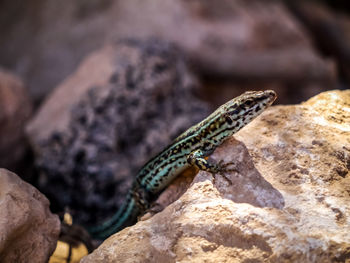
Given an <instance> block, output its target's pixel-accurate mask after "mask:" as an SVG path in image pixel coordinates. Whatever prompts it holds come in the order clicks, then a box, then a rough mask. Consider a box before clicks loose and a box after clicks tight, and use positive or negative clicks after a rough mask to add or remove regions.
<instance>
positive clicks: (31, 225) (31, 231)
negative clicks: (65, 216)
mask: <svg viewBox="0 0 350 263" xmlns="http://www.w3.org/2000/svg"><path fill="white" fill-rule="evenodd" d="M49 205H50V203H49V201H48V200H47V199H46V197H45V196H43V195H42V194H41V193H40V192H39V191H38V190H37V189H35V188H34V187H33V186H31V185H29V184H27V183H25V182H24V181H22V180H21V179H20V178H19V177H18V176H17V175H16V174H14V173H11V172H9V171H8V170H5V169H0V214H1V218H0V237H1V238H0V261H1V262H4V263H7V262H9V263H12V262H18V263H21V262H23V263H24V262H33V263H35V262H47V261H48V259H49V256H50V255H51V254H52V252H53V251H54V249H55V247H56V242H57V239H58V235H59V233H60V221H59V219H58V216H56V215H53V214H52V213H51V212H50V209H49Z"/></svg>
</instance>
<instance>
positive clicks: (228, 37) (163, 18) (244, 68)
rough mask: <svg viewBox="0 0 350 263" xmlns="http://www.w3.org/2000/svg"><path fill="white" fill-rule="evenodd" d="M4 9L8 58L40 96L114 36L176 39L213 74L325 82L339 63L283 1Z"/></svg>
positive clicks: (49, 0)
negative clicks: (319, 48)
mask: <svg viewBox="0 0 350 263" xmlns="http://www.w3.org/2000/svg"><path fill="white" fill-rule="evenodd" d="M0 7H2V8H0V19H1V20H0V22H1V23H0V34H1V35H5V36H6V37H5V38H3V39H2V48H1V50H0V60H1V61H2V63H4V65H6V66H7V67H9V68H11V69H12V70H13V71H15V72H17V73H18V74H20V76H21V77H22V78H23V79H24V80H25V81H26V82H27V83H28V84H29V86H30V87H31V92H32V94H33V96H34V97H35V98H36V100H38V99H39V98H42V97H43V96H44V95H45V94H47V93H48V91H49V90H50V89H52V88H53V87H55V86H56V85H57V84H58V83H60V82H61V81H62V79H64V78H65V77H66V76H68V75H69V74H71V72H72V71H74V69H75V68H76V66H77V65H78V63H79V62H80V61H81V60H82V59H83V58H84V57H85V56H86V55H87V54H89V53H90V52H92V51H93V50H94V49H96V48H97V47H99V46H100V45H102V44H103V43H104V42H105V41H106V40H110V39H114V38H125V37H133V38H144V37H146V38H147V37H150V36H154V37H158V38H161V39H163V40H166V41H170V42H172V43H176V44H177V45H178V46H179V47H181V49H182V50H183V51H185V52H186V53H187V54H188V55H189V56H190V57H191V58H192V61H193V64H195V65H196V66H197V68H198V69H199V70H200V71H202V72H204V73H206V74H215V75H220V76H223V75H224V76H235V77H239V78H243V79H248V80H250V79H252V78H254V79H260V80H261V79H270V80H271V79H272V80H273V81H274V80H276V79H287V80H289V81H296V80H301V79H302V80H312V81H315V80H316V81H318V82H321V84H323V82H325V81H326V80H329V79H330V78H332V71H333V70H332V67H331V64H329V63H328V61H325V60H324V59H322V58H321V57H320V56H318V55H317V54H316V53H315V51H314V50H313V47H312V45H311V44H310V42H311V41H310V40H309V37H308V36H307V34H306V32H305V30H304V29H303V28H302V27H301V25H300V23H298V22H297V21H296V19H295V18H294V17H293V16H292V15H291V14H290V13H289V12H288V10H287V9H286V8H285V7H284V5H283V3H281V2H280V1H261V0H250V1H245V0H235V1H231V0H222V1H219V2H215V4H214V2H213V1H211V0H186V1H173V0H144V1H111V0H79V1H69V2H67V3H65V4H64V5H62V3H61V2H60V1H55V0H46V1H43V0H37V1H35V3H29V2H28V3H21V4H18V3H17V2H14V1H13V0H3V1H2V3H1V6H0ZM140 10H142V12H140ZM19 18H20V19H19ZM297 88H298V89H302V88H301V87H300V85H298V87H297Z"/></svg>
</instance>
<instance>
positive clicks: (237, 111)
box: [222, 90, 277, 130]
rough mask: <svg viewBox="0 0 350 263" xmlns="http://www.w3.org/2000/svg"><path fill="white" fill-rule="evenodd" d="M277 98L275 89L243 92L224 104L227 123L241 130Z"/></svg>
mask: <svg viewBox="0 0 350 263" xmlns="http://www.w3.org/2000/svg"><path fill="white" fill-rule="evenodd" d="M276 98H277V95H276V92H274V91H273V90H265V91H247V92H245V93H243V94H242V95H240V96H239V97H236V98H234V99H233V100H230V101H229V102H227V103H226V104H224V105H223V106H222V107H223V108H224V110H223V112H224V113H225V114H224V115H225V119H226V122H227V124H228V125H229V126H234V127H235V128H236V130H239V129H240V128H242V127H243V126H244V125H246V124H247V123H249V122H250V121H251V120H253V119H254V118H255V117H257V116H258V115H260V113H262V112H263V111H264V110H265V109H266V108H267V107H269V106H270V105H271V104H272V103H273V102H274V101H275V99H276ZM232 128H233V127H232Z"/></svg>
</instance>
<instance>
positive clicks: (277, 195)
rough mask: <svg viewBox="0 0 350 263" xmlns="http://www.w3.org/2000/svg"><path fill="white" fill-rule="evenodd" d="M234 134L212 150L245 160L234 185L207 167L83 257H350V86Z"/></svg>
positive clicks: (280, 109) (281, 109)
mask: <svg viewBox="0 0 350 263" xmlns="http://www.w3.org/2000/svg"><path fill="white" fill-rule="evenodd" d="M234 137H235V139H237V140H238V141H236V140H235V139H234V138H231V139H229V140H228V141H227V142H225V143H224V145H223V146H222V147H219V148H218V149H217V150H216V152H215V153H214V154H213V155H212V158H213V159H217V160H220V159H223V160H225V161H230V160H233V161H235V162H236V168H237V172H232V173H227V174H226V176H227V177H228V178H229V180H230V181H231V182H232V185H230V184H229V183H228V182H227V181H226V180H225V179H224V178H223V177H222V176H221V175H216V176H215V181H214V180H213V177H212V176H211V175H210V174H208V173H206V172H200V173H199V174H198V175H197V176H196V178H195V180H194V182H193V184H192V185H191V187H190V188H189V189H188V190H187V191H186V193H185V194H184V195H183V196H182V197H181V198H180V199H178V200H177V201H175V202H174V203H173V204H171V205H169V206H168V207H167V208H166V209H165V210H163V211H162V212H160V213H158V214H156V215H155V216H153V217H152V218H150V219H149V220H145V221H140V222H138V223H137V224H136V225H134V226H132V227H129V228H126V229H124V230H123V231H121V232H119V233H117V234H115V235H113V236H111V237H110V238H109V239H107V240H106V241H105V242H104V243H103V244H102V245H101V246H100V247H99V248H98V249H97V250H95V251H94V252H93V253H92V254H90V255H88V256H86V257H85V258H83V260H82V262H83V263H87V262H248V261H249V262H253V261H254V262H349V260H350V235H349V233H350V205H349V204H350V190H349V189H350V174H349V168H350V91H349V90H347V91H331V92H326V93H322V94H320V95H318V96H316V97H314V98H312V99H310V100H309V101H307V102H306V103H303V104H301V105H293V106H275V107H271V108H270V109H268V110H266V111H265V112H264V113H263V114H262V115H261V116H260V117H259V118H258V119H256V120H255V121H253V122H252V123H251V124H249V125H248V126H247V127H245V128H244V129H243V130H241V131H240V132H238V133H237V134H236V135H235V136H234ZM213 182H215V183H213Z"/></svg>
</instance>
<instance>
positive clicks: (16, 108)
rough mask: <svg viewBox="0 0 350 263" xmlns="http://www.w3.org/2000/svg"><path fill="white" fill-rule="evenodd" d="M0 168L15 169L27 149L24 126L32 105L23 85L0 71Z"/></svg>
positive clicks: (12, 76) (10, 75)
mask: <svg viewBox="0 0 350 263" xmlns="http://www.w3.org/2000/svg"><path fill="white" fill-rule="evenodd" d="M0 105H1V106H0V134H1V136H0V167H6V168H8V169H17V168H18V167H17V165H18V163H19V162H20V161H21V159H22V158H23V156H24V154H25V151H26V150H27V149H28V145H27V144H26V141H25V137H24V125H25V124H26V121H27V120H28V119H29V117H30V115H31V110H32V104H31V101H30V98H29V96H28V93H27V91H26V89H25V88H24V85H23V83H22V82H21V81H20V80H19V79H18V78H17V77H16V76H14V75H13V74H10V73H8V72H6V71H4V70H1V69H0Z"/></svg>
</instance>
